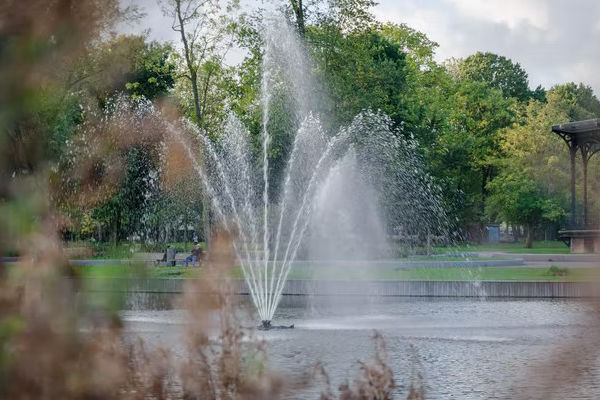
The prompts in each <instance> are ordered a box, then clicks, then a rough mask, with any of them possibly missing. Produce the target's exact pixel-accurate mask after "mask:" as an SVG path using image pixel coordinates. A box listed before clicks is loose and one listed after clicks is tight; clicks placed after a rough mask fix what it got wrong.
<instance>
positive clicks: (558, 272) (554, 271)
mask: <svg viewBox="0 0 600 400" xmlns="http://www.w3.org/2000/svg"><path fill="white" fill-rule="evenodd" d="M548 275H551V276H567V275H569V268H567V267H557V266H556V265H552V266H551V267H550V268H548Z"/></svg>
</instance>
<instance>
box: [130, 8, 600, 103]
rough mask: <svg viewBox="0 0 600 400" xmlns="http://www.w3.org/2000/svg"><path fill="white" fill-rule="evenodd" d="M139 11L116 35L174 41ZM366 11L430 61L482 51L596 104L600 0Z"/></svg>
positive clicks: (162, 22)
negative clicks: (581, 90)
mask: <svg viewBox="0 0 600 400" xmlns="http://www.w3.org/2000/svg"><path fill="white" fill-rule="evenodd" d="M124 1H125V2H128V1H133V0H124ZM244 3H246V4H247V6H248V7H252V6H253V5H262V4H263V1H262V0H246V1H244ZM142 4H144V11H145V12H146V17H145V18H144V19H143V20H142V21H141V22H140V23H139V24H138V25H137V26H136V27H128V28H125V29H124V30H125V31H128V32H135V31H140V30H143V29H147V28H150V38H151V39H156V40H177V39H178V38H177V36H176V34H175V32H173V31H172V30H171V21H170V20H169V19H166V18H165V17H163V15H162V12H161V10H160V7H159V6H158V4H157V3H156V1H155V0H145V1H143V3H142ZM373 11H374V14H375V16H376V18H377V19H379V20H380V21H383V22H387V21H391V22H395V23H406V24H407V25H408V26H410V27H412V28H414V29H417V30H419V31H421V32H423V33H425V34H426V35H427V36H428V37H429V39H431V40H433V41H435V42H437V43H438V44H439V47H438V49H437V52H436V58H437V60H438V61H444V60H446V59H448V58H450V57H455V58H459V57H466V56H468V55H470V54H473V53H475V52H477V51H490V52H493V53H496V54H500V55H503V56H505V57H508V58H510V59H511V60H513V61H514V62H518V63H519V64H521V66H522V67H523V68H524V69H525V71H527V73H528V74H529V84H530V87H531V88H535V87H536V86H537V85H540V84H541V85H542V86H543V87H545V88H547V89H549V88H550V87H552V86H553V85H555V84H558V83H565V82H571V81H573V82H583V83H585V84H588V85H590V86H592V88H593V89H594V92H595V93H596V95H598V96H600V0H379V4H378V5H377V6H376V7H375V8H374V10H373Z"/></svg>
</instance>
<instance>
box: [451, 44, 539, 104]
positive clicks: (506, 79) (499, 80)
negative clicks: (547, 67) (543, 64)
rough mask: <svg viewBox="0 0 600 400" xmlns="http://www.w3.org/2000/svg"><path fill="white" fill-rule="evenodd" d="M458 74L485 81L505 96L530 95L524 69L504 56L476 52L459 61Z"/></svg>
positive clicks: (524, 97) (468, 79)
mask: <svg viewBox="0 0 600 400" xmlns="http://www.w3.org/2000/svg"><path fill="white" fill-rule="evenodd" d="M458 74H459V77H460V79H463V80H467V81H473V82H483V83H486V84H487V85H489V86H490V87H492V88H494V89H498V90H500V91H501V92H502V94H503V95H504V96H505V97H514V98H516V99H518V100H520V101H525V100H527V99H529V98H530V97H532V92H530V90H529V84H528V81H527V73H526V72H525V70H524V69H523V68H522V67H521V65H519V63H516V64H515V63H513V62H512V61H511V60H510V59H508V58H506V57H504V56H499V55H497V54H494V53H489V52H486V53H482V52H477V53H475V54H473V55H472V56H469V57H467V58H466V59H464V60H462V61H461V62H460V63H459V65H458ZM538 95H539V94H538Z"/></svg>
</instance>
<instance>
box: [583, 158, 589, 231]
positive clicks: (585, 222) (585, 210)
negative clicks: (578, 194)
mask: <svg viewBox="0 0 600 400" xmlns="http://www.w3.org/2000/svg"><path fill="white" fill-rule="evenodd" d="M581 158H582V163H583V225H584V226H585V227H587V226H588V222H589V221H588V194H587V169H588V161H589V158H588V152H587V149H586V148H585V147H582V148H581Z"/></svg>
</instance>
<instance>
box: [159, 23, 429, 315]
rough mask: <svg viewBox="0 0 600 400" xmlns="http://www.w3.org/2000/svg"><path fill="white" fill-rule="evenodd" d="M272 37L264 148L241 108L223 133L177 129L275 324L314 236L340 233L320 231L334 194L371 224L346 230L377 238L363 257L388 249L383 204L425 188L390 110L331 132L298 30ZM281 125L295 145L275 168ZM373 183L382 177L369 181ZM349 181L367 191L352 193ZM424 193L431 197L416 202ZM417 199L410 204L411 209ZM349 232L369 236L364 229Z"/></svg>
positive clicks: (268, 36)
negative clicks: (192, 140) (187, 135)
mask: <svg viewBox="0 0 600 400" xmlns="http://www.w3.org/2000/svg"><path fill="white" fill-rule="evenodd" d="M264 43H265V44H264V46H265V47H264V55H263V74H262V86H261V102H262V104H261V106H262V128H261V132H260V140H261V144H260V150H259V153H260V154H259V155H257V154H256V153H253V151H252V148H253V147H252V146H251V136H250V133H249V132H248V131H247V130H246V129H245V127H244V126H243V125H242V124H241V123H240V121H239V120H238V119H237V118H236V117H235V116H234V115H231V116H230V117H229V118H228V120H227V123H226V124H225V126H224V129H223V132H222V134H221V135H220V137H219V139H218V140H216V141H214V140H212V139H210V138H209V137H208V136H207V135H206V134H205V133H204V132H201V131H199V130H198V129H197V128H196V127H195V126H194V125H193V124H191V123H187V124H183V125H184V126H183V127H181V126H174V125H172V126H171V127H170V128H169V129H170V131H171V132H172V133H173V135H174V137H177V138H179V139H180V141H181V143H182V144H184V146H185V148H186V152H187V156H188V157H189V158H190V159H191V160H192V164H193V166H194V169H195V171H196V172H197V173H198V175H199V178H200V182H201V183H202V185H203V186H204V190H205V193H206V194H207V196H208V198H209V199H210V203H211V208H212V213H213V216H214V220H215V222H216V223H217V224H218V225H220V227H221V228H222V229H225V230H227V231H230V232H231V233H232V234H233V236H234V237H235V240H234V243H233V246H234V249H235V252H236V254H237V259H238V262H239V265H240V267H241V269H242V271H243V274H244V279H245V281H246V284H247V286H248V290H249V292H250V295H251V297H252V300H253V302H254V304H255V305H256V308H257V310H258V314H259V317H260V319H261V320H262V321H263V323H266V324H268V323H270V321H271V319H272V318H273V315H274V313H275V311H276V308H277V304H278V303H279V300H280V297H281V295H282V292H283V289H284V285H285V282H286V279H287V277H288V274H289V273H290V271H291V269H292V267H293V263H294V260H295V259H296V257H297V256H298V254H299V251H301V249H302V248H303V243H304V242H306V240H305V238H306V236H307V232H309V231H311V232H312V233H311V234H312V237H313V238H315V237H318V235H319V234H321V235H338V234H339V232H336V231H335V230H333V231H330V232H328V231H327V229H320V230H319V229H314V228H315V223H314V221H315V218H313V212H314V211H315V208H316V209H317V213H318V215H317V218H318V219H319V220H320V221H321V222H320V223H321V224H328V223H329V224H336V223H337V222H336V220H335V218H334V217H332V213H334V211H335V210H333V209H332V208H331V200H334V203H333V204H334V208H335V201H338V202H341V203H340V204H342V203H343V204H344V205H345V206H347V207H345V208H346V210H345V211H344V212H347V213H348V215H349V219H350V220H353V221H357V218H356V217H357V216H360V217H361V218H362V224H358V225H356V226H354V227H351V229H348V230H347V231H351V230H353V232H351V234H354V235H355V236H356V235H358V236H360V237H365V235H370V237H371V239H372V243H373V245H372V246H371V249H370V250H368V251H367V252H365V253H363V254H361V255H360V256H361V257H366V256H368V257H375V256H377V255H381V254H376V253H379V250H380V249H378V248H377V247H378V246H379V245H383V246H382V247H385V246H384V244H385V242H386V239H385V238H386V228H384V226H383V225H384V224H382V223H380V222H379V221H380V218H382V217H385V215H381V213H380V212H379V211H378V207H379V205H380V204H383V203H385V199H386V198H388V197H389V196H391V195H392V194H393V193H397V191H398V190H405V191H407V193H406V195H405V196H404V198H407V196H409V195H413V194H415V193H417V192H418V190H420V189H417V188H416V186H418V185H420V184H421V183H420V182H419V179H417V178H415V177H414V176H413V175H415V174H417V175H418V173H420V172H419V171H421V170H422V168H421V167H420V166H419V165H417V164H418V163H415V162H414V161H415V156H414V148H413V147H414V146H413V145H412V144H411V143H409V141H406V140H403V139H401V137H400V135H399V133H398V132H396V131H395V130H394V129H393V128H392V124H391V121H390V120H389V118H387V117H386V116H384V115H382V114H379V113H373V112H369V111H365V112H363V113H360V114H359V115H357V116H356V117H355V118H354V120H353V121H352V122H351V123H350V124H348V125H347V126H345V127H342V128H340V129H339V130H338V131H337V132H327V130H326V129H325V128H324V124H323V121H322V116H321V115H320V114H319V102H318V99H317V98H315V93H317V90H316V88H315V85H314V82H313V79H312V77H311V74H310V69H309V65H308V62H307V56H306V54H305V53H304V51H303V49H302V45H301V44H300V43H299V40H298V38H297V37H296V34H295V32H294V31H293V29H291V28H290V27H288V26H287V24H286V23H285V22H283V21H281V20H273V21H270V23H269V24H268V25H267V27H266V29H265V36H264ZM282 104H286V105H287V108H286V110H287V111H290V110H291V112H287V113H285V118H287V121H286V123H285V124H283V126H284V127H285V128H284V129H282V124H281V121H280V119H281V118H282V116H281V115H280V114H281V112H280V111H281V107H282ZM274 117H275V118H279V120H276V119H275V118H274ZM185 130H187V131H192V132H193V134H194V135H193V136H195V137H197V140H198V141H199V146H198V148H199V149H200V153H197V152H195V151H193V150H192V149H191V148H190V146H189V145H188V144H187V143H185V140H184V135H183V134H182V131H185ZM282 131H283V134H284V135H286V137H285V138H284V140H287V141H288V143H289V146H286V147H288V148H289V150H287V151H286V152H284V155H285V162H284V163H283V165H284V167H274V166H273V165H271V164H272V163H271V161H272V157H273V156H272V153H273V138H274V136H273V135H274V133H277V134H278V135H281V134H282V133H281V132H282ZM279 139H281V138H280V137H279ZM278 150H279V151H281V149H278ZM398 158H400V159H398ZM414 171H416V172H414ZM411 174H412V175H411ZM367 181H373V183H374V184H373V185H371V184H368V185H367V184H366V182H367ZM349 186H352V187H353V188H354V189H355V190H359V191H360V193H359V192H355V193H352V190H351V189H349ZM391 186H394V187H395V188H394V189H392V188H391ZM334 191H335V192H338V193H334ZM339 192H343V193H345V196H346V197H348V198H347V199H343V198H342V197H343V196H344V194H341V196H342V197H340V193H339ZM383 192H385V196H383V197H382V196H380V194H381V193H383ZM388 192H389V193H388ZM409 192H410V194H409ZM427 193H428V192H427ZM351 197H354V199H352V198H351ZM392 197H393V196H392ZM423 201H424V200H423V199H422V196H420V197H418V198H417V199H416V200H415V202H418V203H419V204H421V203H422V202H423ZM327 204H330V205H329V206H328V205H327ZM412 205H413V203H411V202H409V203H407V204H405V205H404V206H405V208H406V212H407V213H409V214H410V213H411V207H412ZM413 208H414V207H413ZM338 211H339V210H338ZM411 217H413V215H411ZM328 221H329V222H328ZM311 222H312V223H311ZM316 225H317V227H318V223H317V224H316ZM321 228H324V226H321ZM345 239H347V240H355V242H356V243H359V242H360V243H362V244H364V240H362V239H360V238H357V237H355V238H354V239H351V238H350V237H347V238H345ZM323 243H328V242H327V241H324V242H323ZM328 246H331V242H329V244H328ZM380 247H381V246H380ZM367 253H368V254H367ZM333 256H334V255H333V254H329V257H333ZM356 256H357V257H358V256H359V254H358V253H357V254H356Z"/></svg>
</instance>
